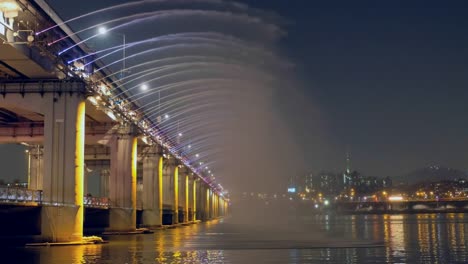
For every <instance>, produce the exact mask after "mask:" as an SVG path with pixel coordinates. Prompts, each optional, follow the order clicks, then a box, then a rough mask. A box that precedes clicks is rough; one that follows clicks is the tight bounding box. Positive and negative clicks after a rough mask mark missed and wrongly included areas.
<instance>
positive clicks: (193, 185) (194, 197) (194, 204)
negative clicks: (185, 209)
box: [189, 177, 198, 221]
mask: <svg viewBox="0 0 468 264" xmlns="http://www.w3.org/2000/svg"><path fill="white" fill-rule="evenodd" d="M197 182H198V179H195V178H194V177H191V178H190V179H189V183H190V187H189V188H190V189H191V190H192V191H191V194H190V197H189V199H190V208H191V209H192V210H191V218H192V221H196V220H197Z"/></svg>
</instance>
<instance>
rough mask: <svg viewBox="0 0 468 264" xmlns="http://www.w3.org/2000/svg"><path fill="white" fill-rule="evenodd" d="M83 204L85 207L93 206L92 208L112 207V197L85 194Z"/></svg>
mask: <svg viewBox="0 0 468 264" xmlns="http://www.w3.org/2000/svg"><path fill="white" fill-rule="evenodd" d="M83 204H84V206H85V207H92V208H106V209H107V208H109V207H110V199H109V198H107V197H92V196H85V197H84V200H83Z"/></svg>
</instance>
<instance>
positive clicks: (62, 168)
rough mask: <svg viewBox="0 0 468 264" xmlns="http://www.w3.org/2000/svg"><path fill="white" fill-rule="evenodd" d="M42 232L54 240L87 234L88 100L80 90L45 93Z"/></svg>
mask: <svg viewBox="0 0 468 264" xmlns="http://www.w3.org/2000/svg"><path fill="white" fill-rule="evenodd" d="M42 100H45V101H46V103H45V108H44V110H45V111H44V115H45V118H44V119H45V120H44V174H43V186H42V187H43V188H42V189H43V193H42V201H43V203H42V209H41V229H42V230H41V236H42V238H43V239H44V240H47V241H51V242H69V241H81V239H82V237H83V169H84V139H85V131H84V129H85V102H84V96H83V95H82V94H80V93H72V94H69V93H63V94H61V95H58V94H49V95H45V96H44V98H43V99H42Z"/></svg>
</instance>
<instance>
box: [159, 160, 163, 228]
mask: <svg viewBox="0 0 468 264" xmlns="http://www.w3.org/2000/svg"><path fill="white" fill-rule="evenodd" d="M163 165H164V158H163V157H160V158H159V162H158V188H159V190H158V191H159V201H158V202H159V217H161V221H162V211H163ZM161 223H162V222H161Z"/></svg>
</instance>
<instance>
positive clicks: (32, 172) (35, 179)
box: [28, 145, 44, 190]
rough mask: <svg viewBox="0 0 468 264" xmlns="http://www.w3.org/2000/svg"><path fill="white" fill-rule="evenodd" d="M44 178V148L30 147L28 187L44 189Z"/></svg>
mask: <svg viewBox="0 0 468 264" xmlns="http://www.w3.org/2000/svg"><path fill="white" fill-rule="evenodd" d="M43 180H44V150H43V148H42V147H41V146H39V145H37V146H32V147H30V148H29V149H28V189H33V190H42V189H43Z"/></svg>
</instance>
